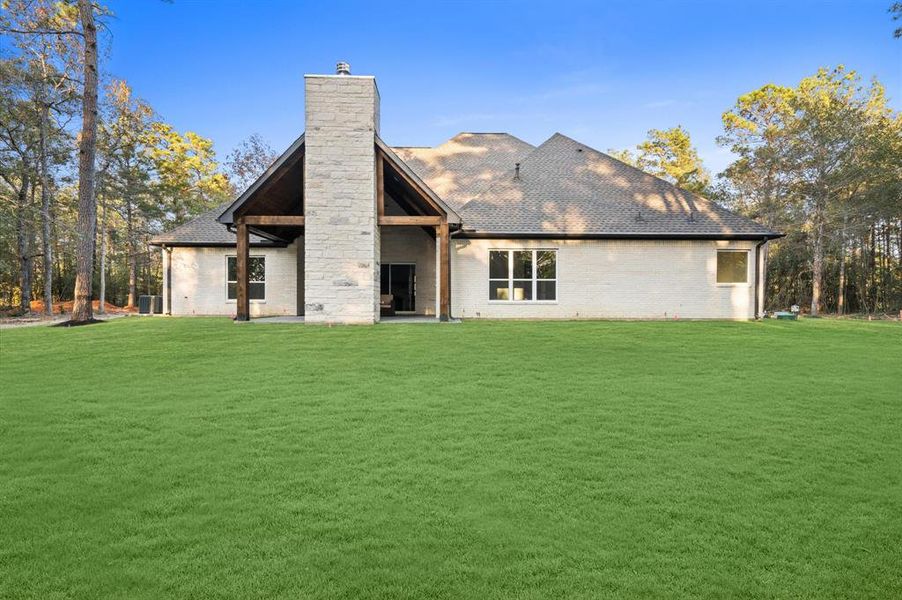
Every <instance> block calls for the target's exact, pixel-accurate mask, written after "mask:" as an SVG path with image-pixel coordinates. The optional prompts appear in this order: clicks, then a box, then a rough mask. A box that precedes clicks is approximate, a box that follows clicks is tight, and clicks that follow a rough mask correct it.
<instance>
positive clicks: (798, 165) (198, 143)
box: [0, 0, 902, 320]
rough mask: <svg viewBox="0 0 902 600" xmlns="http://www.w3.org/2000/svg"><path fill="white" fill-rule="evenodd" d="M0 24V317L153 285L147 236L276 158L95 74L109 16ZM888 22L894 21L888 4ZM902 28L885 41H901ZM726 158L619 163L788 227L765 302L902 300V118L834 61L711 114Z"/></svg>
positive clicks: (32, 6) (858, 304)
mask: <svg viewBox="0 0 902 600" xmlns="http://www.w3.org/2000/svg"><path fill="white" fill-rule="evenodd" d="M3 8H4V11H3V13H2V14H0V30H2V34H3V39H4V43H3V44H2V45H0V84H2V85H0V309H5V310H6V311H12V312H18V313H27V312H29V311H31V302H32V301H33V300H40V301H42V310H44V311H45V312H48V313H49V312H50V311H51V310H52V306H53V302H54V301H57V302H58V301H60V300H69V299H74V300H75V307H74V309H73V319H76V320H87V319H90V318H91V317H92V313H91V300H92V299H99V300H101V302H100V305H99V306H100V307H101V310H103V306H104V303H103V302H104V301H110V302H112V303H113V304H116V305H119V306H134V305H135V303H136V299H137V295H138V294H140V293H142V292H143V293H153V292H155V291H158V290H159V287H160V281H161V272H160V271H161V268H160V257H159V253H155V252H151V251H150V249H149V248H148V245H147V241H148V239H149V237H150V236H152V235H153V234H154V233H156V232H159V231H163V230H166V229H168V228H171V227H174V226H177V225H179V224H181V223H184V222H185V221H187V220H189V219H191V218H192V217H194V216H195V215H197V214H199V213H200V212H203V211H205V210H208V209H210V208H212V207H215V206H217V205H219V204H222V203H224V202H225V201H227V200H228V199H230V198H232V197H233V196H234V194H235V192H236V191H240V190H242V189H244V188H245V187H246V186H247V185H248V184H250V183H251V182H252V181H253V180H254V179H255V178H256V177H257V176H258V175H259V174H260V173H262V172H263V171H264V170H265V169H266V168H267V166H268V165H269V164H270V163H271V162H272V160H274V159H275V153H274V152H273V150H272V148H270V147H269V145H268V144H267V143H266V142H265V141H263V140H262V139H261V138H260V137H259V136H257V135H253V136H251V137H250V138H249V139H247V140H246V141H244V142H243V143H242V144H241V145H239V147H237V148H236V149H235V150H234V151H233V152H232V153H231V154H230V155H229V156H228V158H227V159H226V160H225V161H224V164H220V163H219V162H217V160H216V153H215V149H214V147H213V143H212V141H211V140H210V139H208V138H205V137H203V136H202V135H199V134H197V133H195V132H191V131H186V132H180V131H178V130H177V129H176V128H175V127H173V126H172V125H171V124H168V123H167V122H166V121H165V119H164V118H163V116H161V115H159V114H158V113H157V112H156V111H155V110H154V109H153V107H152V106H151V105H150V104H149V103H147V102H146V101H145V100H143V99H141V98H138V97H137V96H136V95H135V94H134V92H133V90H132V89H131V88H130V86H129V85H128V83H127V82H126V81H124V80H122V79H116V78H112V77H109V76H108V75H107V74H104V73H103V72H102V70H101V69H100V68H99V67H100V66H101V62H102V61H101V60H100V59H102V56H103V51H102V48H101V46H102V44H101V45H100V46H99V44H98V28H99V29H100V31H101V36H100V39H101V41H102V39H103V35H102V34H103V31H104V30H103V27H104V21H105V18H106V17H107V16H108V15H109V12H108V11H107V10H106V9H105V8H104V7H103V6H100V5H98V4H96V3H94V2H91V1H90V0H67V1H57V0H4V3H3ZM891 11H892V12H893V15H894V18H898V17H899V16H900V15H902V9H900V7H899V5H898V4H894V5H893V6H892V7H891ZM896 35H897V37H898V36H899V33H898V31H897V32H896ZM722 120H723V127H724V130H723V134H722V135H721V136H720V137H719V138H718V140H717V141H718V143H719V144H721V145H722V146H723V147H725V148H728V149H729V150H730V151H731V152H732V154H733V155H734V156H735V160H734V161H733V162H732V163H731V164H730V165H729V166H728V167H727V168H726V169H725V170H724V171H723V172H722V173H719V174H717V175H716V176H714V177H712V175H711V174H710V173H709V171H708V170H707V169H706V168H705V166H704V165H703V163H702V160H701V158H700V156H699V154H698V152H697V150H696V148H695V147H694V145H693V143H692V140H691V137H690V135H689V132H688V131H687V130H686V129H685V128H683V127H681V126H677V127H673V128H670V129H663V130H659V129H653V130H651V131H649V133H648V138H647V139H646V140H645V141H643V142H641V143H640V144H638V145H637V146H636V148H635V149H634V150H610V151H609V152H610V153H611V154H612V155H613V156H615V157H616V158H619V159H620V160H623V161H625V162H628V163H631V164H634V165H636V166H638V167H639V168H641V169H643V170H645V171H647V172H650V173H652V174H654V175H657V176H660V177H663V178H665V179H667V180H669V181H671V182H673V183H675V184H676V185H678V186H680V187H682V188H684V189H687V190H689V191H691V192H693V193H696V194H699V195H701V196H705V197H708V198H710V199H712V200H714V201H715V202H718V203H721V204H722V205H724V206H726V207H728V208H731V209H733V210H736V211H738V212H740V213H742V214H745V215H747V216H749V217H751V218H753V219H756V220H758V221H760V222H761V223H763V224H765V225H767V226H768V227H770V228H772V229H775V230H777V231H780V232H783V233H785V234H786V235H785V237H784V238H782V239H780V240H777V241H775V242H772V243H771V247H770V251H769V254H768V263H767V269H768V278H767V285H768V290H767V291H768V302H767V308H769V309H782V308H786V307H788V306H790V305H792V304H804V305H805V306H806V307H807V308H808V310H809V311H810V312H811V314H819V313H821V312H824V311H829V312H837V313H849V312H863V313H867V314H874V313H898V311H899V310H900V308H902V114H900V113H899V112H898V111H893V110H892V109H891V108H890V107H889V106H888V104H887V98H886V93H885V90H884V88H883V86H882V85H881V84H880V83H879V82H878V81H877V80H872V81H869V82H863V81H862V79H861V77H860V76H859V75H858V74H857V73H855V72H854V71H851V70H847V69H846V68H844V67H842V66H839V67H836V68H833V69H820V70H819V71H817V72H816V73H814V74H812V75H811V76H809V77H806V78H804V79H802V81H800V82H799V83H798V85H796V86H781V85H775V84H768V85H765V86H762V87H761V88H759V89H757V90H753V91H751V92H749V93H747V94H743V95H742V96H740V97H739V98H738V99H737V101H736V103H735V105H734V106H732V107H731V108H729V109H728V110H727V111H725V112H724V114H723V118H722Z"/></svg>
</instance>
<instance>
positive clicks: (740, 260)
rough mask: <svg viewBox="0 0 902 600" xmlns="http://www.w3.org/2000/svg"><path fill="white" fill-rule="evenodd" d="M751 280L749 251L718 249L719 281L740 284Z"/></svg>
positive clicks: (726, 283)
mask: <svg viewBox="0 0 902 600" xmlns="http://www.w3.org/2000/svg"><path fill="white" fill-rule="evenodd" d="M748 282H749V251H748V250H718V251H717V283H718V284H720V285H738V284H743V283H748Z"/></svg>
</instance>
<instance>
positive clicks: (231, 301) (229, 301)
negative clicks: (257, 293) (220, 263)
mask: <svg viewBox="0 0 902 600" xmlns="http://www.w3.org/2000/svg"><path fill="white" fill-rule="evenodd" d="M230 258H234V259H235V260H236V261H237V260H238V255H237V254H226V257H225V276H226V278H225V290H223V291H224V293H225V301H226V304H238V298H234V299H232V298H229V284H230V283H232V282H231V281H229V259H230ZM247 258H248V260H250V259H252V258H262V259H263V272H264V275H263V276H264V277H266V276H267V275H268V273H266V270H267V266H266V265H267V263H268V262H269V261H267V260H266V255H265V254H251V255H249V256H248V257H247ZM235 266H236V268H237V266H238V265H237V263H236V265H235ZM247 283H248V285H250V284H252V283H262V284H263V299H262V300H250V299H249V300H248V302H249V303H251V304H266V295H267V294H268V293H269V286H267V285H266V280H265V279H264V280H263V281H248V282H247ZM235 284H236V286H237V284H238V281H235ZM235 293H236V295H237V287H236V292H235Z"/></svg>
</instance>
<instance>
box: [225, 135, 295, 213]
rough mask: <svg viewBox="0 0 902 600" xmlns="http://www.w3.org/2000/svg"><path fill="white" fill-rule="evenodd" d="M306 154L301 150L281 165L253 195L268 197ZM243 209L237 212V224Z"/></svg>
mask: <svg viewBox="0 0 902 600" xmlns="http://www.w3.org/2000/svg"><path fill="white" fill-rule="evenodd" d="M305 154H306V152H305V151H304V149H303V147H301V148H299V149H298V150H297V152H296V154H295V155H294V156H291V157H289V158H288V160H286V161H285V162H284V163H282V164H281V165H279V167H278V168H277V169H276V170H275V171H273V173H272V174H271V175H270V176H269V178H268V179H267V180H266V183H264V184H263V185H262V186H260V188H259V189H257V190H256V191H255V192H254V193H253V196H254V197H259V196H265V195H267V194H268V193H269V192H270V190H272V188H273V186H275V185H276V183H278V182H279V181H280V180H281V179H282V177H284V176H285V174H286V173H288V171H290V170H291V169H292V168H293V167H294V165H295V164H297V162H298V160H303V159H304V155H305ZM302 164H303V163H302ZM241 208H246V207H244V206H242V207H241ZM241 208H239V209H237V210H236V212H237V213H238V214H236V215H235V222H236V223H237V219H238V217H239V215H240V213H241Z"/></svg>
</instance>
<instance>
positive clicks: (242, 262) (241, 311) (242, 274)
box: [235, 219, 250, 321]
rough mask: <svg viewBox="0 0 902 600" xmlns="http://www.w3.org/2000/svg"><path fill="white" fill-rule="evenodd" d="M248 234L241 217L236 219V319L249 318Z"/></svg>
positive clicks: (244, 319)
mask: <svg viewBox="0 0 902 600" xmlns="http://www.w3.org/2000/svg"><path fill="white" fill-rule="evenodd" d="M249 242H250V239H249V236H248V231H247V225H246V224H245V223H244V220H243V219H240V220H239V221H238V248H237V249H238V252H237V257H236V260H235V265H236V267H237V271H238V291H237V294H236V296H237V304H238V307H237V312H236V314H235V320H236V321H247V320H248V319H249V318H250V302H249V301H248V296H247V277H248V272H247V263H248V260H249V256H248V246H249Z"/></svg>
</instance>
